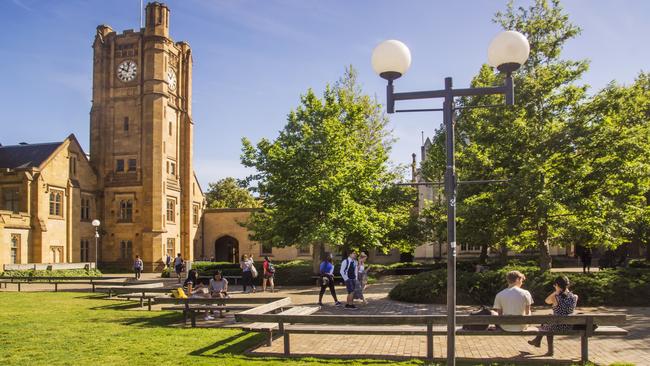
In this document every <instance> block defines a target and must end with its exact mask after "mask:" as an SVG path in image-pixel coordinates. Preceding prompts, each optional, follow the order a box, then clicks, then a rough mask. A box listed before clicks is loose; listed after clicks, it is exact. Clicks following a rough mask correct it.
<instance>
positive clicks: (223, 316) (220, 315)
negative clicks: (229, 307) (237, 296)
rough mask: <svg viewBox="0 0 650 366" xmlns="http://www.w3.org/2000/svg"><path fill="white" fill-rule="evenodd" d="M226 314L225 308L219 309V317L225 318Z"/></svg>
mask: <svg viewBox="0 0 650 366" xmlns="http://www.w3.org/2000/svg"><path fill="white" fill-rule="evenodd" d="M225 317H226V316H225V315H223V310H219V318H225Z"/></svg>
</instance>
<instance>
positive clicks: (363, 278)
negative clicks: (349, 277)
mask: <svg viewBox="0 0 650 366" xmlns="http://www.w3.org/2000/svg"><path fill="white" fill-rule="evenodd" d="M366 259H368V255H367V254H366V253H364V252H361V253H360V254H359V265H358V266H357V279H356V283H355V285H354V299H355V300H361V301H363V304H364V305H365V304H367V303H368V302H367V301H366V299H365V297H364V296H363V291H364V290H365V289H366V285H367V284H368V271H367V267H366Z"/></svg>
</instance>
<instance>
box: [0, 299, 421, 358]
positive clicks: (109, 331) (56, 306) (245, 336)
mask: <svg viewBox="0 0 650 366" xmlns="http://www.w3.org/2000/svg"><path fill="white" fill-rule="evenodd" d="M132 307H133V305H132V304H127V303H125V302H122V301H120V302H115V301H112V300H108V301H107V300H105V299H104V298H102V297H89V296H88V294H79V293H65V292H58V293H52V292H33V293H24V292H23V293H12V294H10V295H9V294H6V293H3V294H2V296H0V308H2V309H3V310H2V312H0V325H1V326H2V331H3V337H2V342H0V363H1V364H2V365H48V366H57V365H97V364H101V365H107V366H108V365H127V364H138V365H160V366H163V365H174V366H178V365H197V366H201V365H205V366H207V365H211V366H213V365H228V366H292V365H296V366H298V365H300V366H316V365H322V364H328V365H335V366H336V365H340V366H344V365H345V366H380V365H381V366H388V365H403V366H407V365H412V366H415V365H423V364H424V363H423V361H421V360H408V361H402V362H396V361H390V362H387V361H382V360H375V361H372V360H363V359H359V360H334V359H318V358H277V357H260V356H249V355H247V354H246V350H248V349H250V348H252V347H255V346H256V345H259V344H262V343H263V342H264V336H263V335H262V334H255V333H250V332H243V331H241V330H239V329H232V328H231V329H225V328H201V327H198V328H186V327H182V326H178V324H182V322H183V315H182V314H181V313H180V312H168V311H133V310H132ZM82 336H83V337H82ZM80 337H82V339H80ZM72 342H74V345H73V346H71V344H72Z"/></svg>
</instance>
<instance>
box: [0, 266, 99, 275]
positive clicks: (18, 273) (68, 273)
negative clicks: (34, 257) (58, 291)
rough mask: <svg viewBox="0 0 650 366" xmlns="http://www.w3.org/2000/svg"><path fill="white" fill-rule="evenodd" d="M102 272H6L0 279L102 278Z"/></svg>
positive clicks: (28, 270) (75, 270) (58, 270)
mask: <svg viewBox="0 0 650 366" xmlns="http://www.w3.org/2000/svg"><path fill="white" fill-rule="evenodd" d="M101 276H102V272H101V271H100V270H98V269H94V268H93V269H90V270H87V269H55V270H51V271H47V270H33V269H27V270H15V271H4V272H1V273H0V277H101Z"/></svg>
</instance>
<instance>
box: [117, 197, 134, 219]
mask: <svg viewBox="0 0 650 366" xmlns="http://www.w3.org/2000/svg"><path fill="white" fill-rule="evenodd" d="M120 221H122V222H132V221H133V201H131V200H122V201H120Z"/></svg>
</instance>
